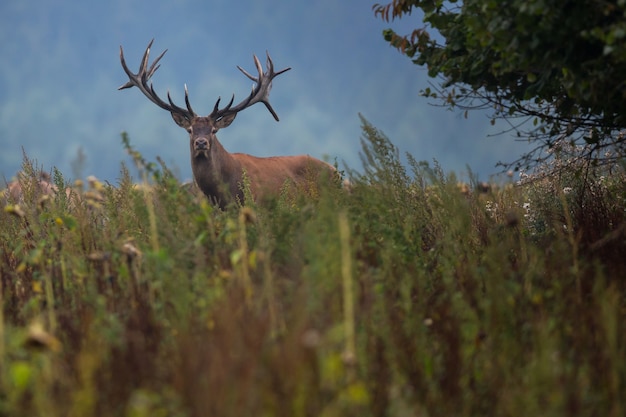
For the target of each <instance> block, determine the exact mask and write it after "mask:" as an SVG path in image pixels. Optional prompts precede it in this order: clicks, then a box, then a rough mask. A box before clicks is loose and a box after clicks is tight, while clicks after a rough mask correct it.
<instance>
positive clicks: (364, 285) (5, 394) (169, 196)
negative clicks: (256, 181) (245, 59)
mask: <svg viewBox="0 0 626 417" xmlns="http://www.w3.org/2000/svg"><path fill="white" fill-rule="evenodd" d="M125 139H126V140H125V146H126V148H127V150H128V151H129V153H130V154H131V156H132V157H133V161H134V163H135V164H136V167H137V169H138V172H139V179H140V181H139V182H140V183H139V185H137V184H135V183H134V181H133V179H132V178H131V175H130V171H129V169H128V168H126V167H125V166H122V168H121V171H120V177H119V179H118V180H117V183H116V184H115V185H111V184H103V183H101V182H99V181H97V180H96V179H93V178H91V179H90V180H89V181H87V183H85V184H83V183H82V182H80V181H78V182H77V183H75V184H67V183H66V180H65V178H64V177H63V175H62V174H61V173H60V172H58V171H54V172H53V178H54V181H55V183H56V185H57V188H58V189H59V190H64V189H66V188H67V187H70V188H71V190H72V192H71V193H70V194H69V195H67V194H66V193H62V192H61V193H58V195H56V196H53V197H51V198H42V196H38V195H35V193H32V192H31V193H29V192H24V195H23V201H12V200H11V199H10V198H8V197H7V199H6V201H4V203H3V204H4V206H5V207H4V210H3V211H2V212H1V213H0V224H1V228H0V285H1V288H0V289H1V291H0V294H1V297H2V298H1V303H2V309H1V310H0V313H1V314H0V415H2V416H14V417H21V416H24V417H25V416H29V417H30V416H42V417H43V416H45V417H54V416H81V417H82V416H127V417H140V416H178V417H196V416H198V417H200V416H328V417H330V416H351V415H354V416H383V415H387V416H413V415H423V416H490V415H492V416H518V415H519V416H521V415H524V416H525V415H541V416H563V415H569V416H574V415H580V416H598V415H602V416H621V415H624V413H626V403H625V399H626V351H625V349H626V344H625V338H626V306H625V297H624V296H625V292H626V286H625V285H624V283H625V281H624V280H625V278H624V277H626V262H624V259H623V254H624V253H626V247H625V244H626V235H625V230H626V228H625V226H624V225H625V224H626V223H625V213H624V209H625V207H626V206H625V202H624V198H625V197H626V186H625V182H624V175H625V173H624V169H623V166H620V165H614V166H611V167H606V166H605V167H593V166H592V165H590V164H586V162H585V161H582V162H581V163H580V164H578V165H576V164H568V166H570V167H577V168H576V169H574V168H571V169H570V170H561V171H559V172H558V175H556V174H555V172H554V171H550V169H551V166H546V167H543V168H544V171H545V172H543V173H542V175H539V174H533V175H535V177H533V178H531V176H524V177H523V178H522V180H521V181H520V183H512V182H510V183H504V184H500V185H499V186H498V187H495V186H494V187H491V189H488V190H484V191H486V192H478V191H477V190H476V189H475V188H473V189H469V190H466V189H465V190H460V189H459V187H458V181H457V179H456V177H455V176H454V175H453V174H446V173H444V172H443V170H442V169H441V168H440V167H438V166H437V165H436V164H435V166H430V165H429V164H426V163H423V162H417V161H416V160H414V159H413V158H412V157H411V156H410V155H409V158H408V159H409V164H408V166H405V165H403V164H401V163H400V158H399V155H398V151H397V149H396V148H395V147H394V146H393V145H392V144H391V142H390V141H389V140H388V139H387V138H386V137H385V136H384V135H383V134H382V133H381V132H380V131H378V130H377V129H376V128H374V127H373V126H372V125H370V124H369V123H368V122H367V121H365V120H363V138H362V160H363V169H362V170H361V171H357V170H348V172H347V176H348V177H349V179H350V185H349V186H348V187H345V188H343V189H342V188H341V187H340V186H333V185H329V186H325V187H322V189H320V190H319V192H315V193H305V192H303V193H301V195H294V194H293V193H292V192H287V191H286V192H285V193H283V194H281V195H279V196H277V197H276V198H275V199H274V200H273V201H270V202H267V203H266V204H263V205H256V204H255V203H254V202H253V201H251V200H250V199H246V201H244V202H239V203H238V204H233V205H232V206H231V207H229V208H228V209H227V210H224V211H221V210H219V209H218V208H216V207H214V206H213V205H211V204H210V203H209V202H208V201H207V200H206V199H205V198H204V197H202V196H200V195H198V193H197V192H195V191H194V187H193V186H181V185H180V184H179V183H178V182H177V181H176V179H175V177H174V176H173V175H172V174H171V173H170V171H169V170H168V169H167V167H166V166H165V164H163V163H162V162H160V161H158V162H157V163H148V162H146V161H145V160H144V159H143V157H142V156H141V154H140V153H139V152H137V151H136V150H134V149H132V148H131V147H130V144H129V143H128V140H127V138H125ZM555 161H556V162H554V163H555V164H558V163H559V162H558V158H556V159H555ZM607 169H610V172H608V171H602V170H607ZM23 171H24V172H25V173H28V174H29V175H26V176H22V177H21V181H31V180H32V181H36V179H37V174H36V173H37V171H38V168H37V167H36V166H35V164H34V163H33V162H32V161H30V160H28V158H25V160H24V169H23ZM540 172H541V171H540ZM543 174H545V175H543ZM531 180H532V181H531ZM242 186H243V187H244V188H246V184H243V185H242ZM26 188H27V187H25V189H26ZM31 189H32V187H31ZM244 191H245V190H244ZM462 191H463V192H462ZM244 195H248V196H249V192H248V193H244Z"/></svg>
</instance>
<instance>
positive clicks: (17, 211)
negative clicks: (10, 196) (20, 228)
mask: <svg viewBox="0 0 626 417" xmlns="http://www.w3.org/2000/svg"><path fill="white" fill-rule="evenodd" d="M4 212H5V213H9V214H12V215H14V216H17V217H19V218H24V216H26V213H24V210H22V208H21V207H20V206H19V205H17V204H15V205H8V206H5V207H4Z"/></svg>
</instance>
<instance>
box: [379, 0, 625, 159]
mask: <svg viewBox="0 0 626 417" xmlns="http://www.w3.org/2000/svg"><path fill="white" fill-rule="evenodd" d="M373 10H374V13H375V15H376V16H378V17H380V18H381V19H383V20H385V21H392V20H394V19H398V18H401V17H403V16H406V15H411V14H412V13H414V12H421V13H420V14H421V16H422V26H421V27H420V28H417V29H415V30H414V31H413V32H412V33H410V34H408V35H401V34H398V33H396V32H395V31H394V30H392V29H387V30H385V31H384V37H385V39H386V40H387V41H388V42H390V44H391V45H392V46H394V47H396V48H397V49H398V50H399V51H400V52H401V53H403V54H405V55H407V56H408V57H409V58H411V60H412V61H413V62H414V63H415V64H417V65H421V66H426V67H427V68H428V74H429V76H431V77H440V78H441V79H442V81H441V83H440V84H439V85H437V86H435V87H434V88H433V89H430V88H428V89H426V90H424V91H423V92H422V94H423V95H424V96H427V97H430V98H434V99H437V100H441V101H442V103H443V104H444V105H446V106H449V107H459V108H461V109H473V108H489V109H491V111H492V117H493V119H492V121H495V120H496V119H504V120H506V121H507V122H508V123H509V124H510V126H511V129H513V130H515V131H516V132H517V135H518V136H519V137H522V138H527V139H528V140H530V142H531V143H533V144H535V145H536V147H535V148H534V150H532V151H531V152H529V153H527V154H525V155H523V156H522V157H521V158H520V159H518V160H517V161H515V162H514V163H511V165H515V166H516V167H521V166H522V165H532V164H534V163H536V162H538V161H541V160H543V159H545V158H547V157H549V154H550V152H545V151H548V150H550V149H551V148H553V147H554V146H555V145H558V144H560V143H567V142H569V144H570V145H577V146H578V147H579V148H580V149H582V150H583V151H582V154H581V155H580V156H581V157H590V158H592V159H594V160H596V161H606V160H610V159H614V158H619V157H621V156H623V151H624V148H625V145H626V135H625V134H624V133H623V131H624V129H625V128H626V100H625V98H626V79H625V78H624V74H626V43H625V42H624V41H625V40H626V0H617V1H615V0H614V1H603V0H576V1H573V0H569V1H564V0H465V1H463V2H460V1H457V0H450V1H442V0H393V1H392V2H391V3H389V4H385V5H381V4H376V5H374V7H373ZM581 145H583V146H581Z"/></svg>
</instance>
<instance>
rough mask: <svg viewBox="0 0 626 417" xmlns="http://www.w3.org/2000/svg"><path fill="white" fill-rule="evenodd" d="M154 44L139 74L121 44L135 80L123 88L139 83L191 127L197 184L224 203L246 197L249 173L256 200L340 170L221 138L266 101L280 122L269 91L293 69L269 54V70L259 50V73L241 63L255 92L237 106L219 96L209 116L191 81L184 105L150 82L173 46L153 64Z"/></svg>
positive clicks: (131, 78)
mask: <svg viewBox="0 0 626 417" xmlns="http://www.w3.org/2000/svg"><path fill="white" fill-rule="evenodd" d="M153 41H154V39H153V40H152V41H150V43H149V44H148V47H147V48H146V51H145V52H144V54H143V58H142V60H141V64H140V66H139V72H138V73H137V74H133V73H132V72H131V71H130V70H129V69H128V67H127V66H126V61H125V60H124V50H123V49H122V47H121V46H120V61H121V63H122V68H124V71H125V72H126V75H128V78H129V81H128V82H127V83H126V84H124V85H122V86H121V87H119V89H120V90H122V89H125V88H131V87H133V86H135V87H137V88H139V90H140V91H141V92H142V93H143V94H144V95H145V96H146V97H148V99H149V100H150V101H152V102H153V103H154V104H156V105H157V106H159V107H161V108H162V109H165V110H167V111H169V112H170V114H171V115H172V118H173V119H174V122H176V124H177V125H178V126H180V127H182V128H184V129H185V130H187V132H189V147H190V151H191V170H192V172H193V177H194V181H195V183H196V184H197V185H198V187H199V188H200V190H201V191H202V192H203V193H204V194H205V195H206V196H207V197H208V198H209V199H210V200H211V201H213V202H214V203H217V204H218V205H219V206H220V207H221V208H225V207H226V205H227V204H228V203H230V202H233V201H240V202H243V198H244V196H243V191H242V188H243V186H242V184H243V182H244V181H243V178H244V175H246V176H247V178H248V180H249V183H250V189H251V192H252V195H253V197H254V198H255V199H258V200H263V199H265V198H266V197H268V196H272V195H277V194H278V193H279V192H280V190H281V188H282V187H283V186H284V185H285V183H286V182H291V183H293V184H294V185H295V186H296V187H307V184H308V183H309V182H310V181H312V180H313V181H316V182H317V181H319V180H320V178H321V177H332V176H333V175H336V170H335V168H334V167H332V166H331V165H330V164H327V163H325V162H322V161H320V160H319V159H315V158H312V157H310V156H308V155H298V156H273V157H268V158H259V157H255V156H252V155H248V154H243V153H232V154H231V153H229V152H228V151H226V149H224V147H223V146H222V144H221V143H220V142H219V141H218V140H217V136H215V134H216V133H217V131H218V130H219V129H222V128H225V127H228V126H230V124H231V123H232V122H233V120H235V117H236V116H237V113H239V112H240V111H242V110H244V109H246V108H248V107H250V106H252V105H253V104H256V103H263V104H265V107H266V108H267V109H268V110H269V112H270V113H271V114H272V116H274V119H276V121H278V116H277V115H276V112H275V111H274V109H273V108H272V106H271V105H270V102H269V93H270V89H271V87H272V80H273V79H274V78H275V77H277V76H279V75H280V74H282V73H284V72H286V71H289V70H290V69H291V68H285V69H283V70H280V71H277V72H275V71H274V63H273V62H272V59H271V58H270V55H269V53H267V64H266V65H267V71H265V72H263V67H262V66H261V63H260V61H259V59H258V58H257V57H256V55H254V63H255V65H256V68H257V71H258V72H259V75H258V77H254V76H252V75H250V74H249V73H248V72H246V71H245V70H244V69H243V68H241V67H239V66H237V68H238V69H239V70H240V71H241V72H242V73H243V74H244V75H245V76H246V77H248V78H249V79H251V80H252V81H254V83H255V84H254V86H253V87H252V92H251V93H250V95H249V96H248V97H246V98H245V99H244V100H243V101H242V102H241V103H239V104H237V105H234V106H233V101H234V99H235V95H234V94H233V96H232V98H231V99H230V102H229V103H228V104H227V105H226V106H225V107H223V108H221V109H220V108H219V104H220V98H218V99H217V101H216V103H215V106H214V107H213V111H212V112H211V114H209V115H208V116H206V117H204V116H198V115H197V114H196V113H195V112H194V111H193V110H192V108H191V105H190V104H189V94H188V91H187V86H186V85H185V105H186V108H182V107H179V106H177V105H176V104H174V102H173V101H172V98H171V97H170V93H169V91H168V93H167V100H168V102H169V103H166V102H165V101H163V100H162V99H161V98H159V96H158V95H157V94H156V92H155V91H154V87H153V85H152V83H150V85H148V81H149V80H150V78H151V77H152V76H153V75H154V73H155V72H156V70H157V69H159V67H160V65H157V64H158V62H159V61H160V60H161V58H162V57H163V55H165V52H167V50H165V51H163V53H161V55H159V56H158V57H157V58H156V59H155V60H154V62H153V63H152V64H151V65H150V64H149V55H150V47H151V46H152V42H153Z"/></svg>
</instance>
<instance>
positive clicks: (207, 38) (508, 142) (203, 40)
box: [0, 0, 525, 182]
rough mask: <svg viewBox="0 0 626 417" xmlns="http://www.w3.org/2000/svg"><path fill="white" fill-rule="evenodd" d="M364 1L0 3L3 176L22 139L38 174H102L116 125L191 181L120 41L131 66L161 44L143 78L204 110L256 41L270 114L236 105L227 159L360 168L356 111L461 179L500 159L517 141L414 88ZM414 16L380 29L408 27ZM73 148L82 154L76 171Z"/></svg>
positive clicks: (236, 86) (229, 83)
mask: <svg viewBox="0 0 626 417" xmlns="http://www.w3.org/2000/svg"><path fill="white" fill-rule="evenodd" d="M373 3H374V2H373V1H372V2H371V3H370V2H368V1H362V0H350V1H337V0H318V1H309V2H302V1H294V0H271V1H252V0H239V1H227V0H216V1H206V0H205V1H200V0H180V1H170V2H163V1H161V2H157V1H151V2H148V1H138V0H107V1H102V0H100V1H90V0H87V1H85V0H82V1H78V0H68V1H63V2H48V1H44V0H4V1H3V2H1V4H0V62H1V63H2V64H1V66H0V144H1V153H0V179H1V178H2V177H1V176H5V177H6V178H7V179H9V178H10V177H12V176H13V175H14V174H15V173H16V171H17V170H19V168H20V164H21V160H22V148H23V149H24V151H25V152H26V154H27V155H28V156H29V157H30V158H33V159H35V160H36V161H37V162H38V164H39V165H43V167H44V169H46V170H49V169H50V168H51V167H52V166H56V167H58V168H59V169H61V171H62V172H63V173H64V174H65V176H66V177H69V178H76V176H77V175H81V176H86V175H90V174H93V175H96V176H98V177H100V178H102V179H106V180H109V181H111V182H115V181H116V178H117V177H118V176H119V168H120V162H122V161H126V162H128V161H129V159H128V157H127V156H126V155H125V154H124V151H123V149H122V146H121V141H120V132H122V131H126V132H128V134H129V135H130V138H131V142H132V143H133V144H134V146H135V147H136V148H137V149H138V150H139V151H141V152H142V153H143V154H144V156H146V157H147V158H148V159H150V160H154V157H155V156H156V155H160V156H161V157H163V159H164V160H165V161H166V162H167V163H168V165H169V166H170V167H171V168H174V169H175V170H176V171H177V172H178V174H179V176H180V178H181V179H182V180H185V179H189V178H191V171H190V168H189V145H188V135H187V133H186V132H185V131H184V130H182V129H181V128H179V127H177V126H176V125H175V124H174V123H173V121H172V120H171V118H170V116H169V114H168V113H167V112H166V111H164V110H161V109H160V108H158V107H157V106H155V105H154V104H152V103H150V102H149V101H148V100H147V99H146V98H145V97H144V96H143V95H142V94H141V93H140V92H139V90H137V89H136V88H134V89H130V90H123V91H118V90H117V87H118V86H120V85H121V84H123V83H125V82H126V81H127V78H126V75H125V74H124V72H123V71H122V68H121V66H120V63H119V55H118V54H119V46H120V45H123V46H124V50H125V55H126V59H127V62H128V65H129V66H130V68H131V70H133V71H136V70H137V69H138V66H139V61H140V58H141V55H142V54H143V51H144V49H145V47H146V45H147V43H148V42H149V41H150V39H152V38H155V43H154V46H153V48H152V53H153V56H155V57H156V56H157V54H158V53H160V52H161V51H162V50H164V49H168V50H169V51H168V53H167V54H166V55H165V57H164V58H163V60H162V61H161V64H162V66H161V68H160V69H159V71H158V72H157V73H156V75H155V76H154V77H153V81H154V85H155V88H156V90H157V92H159V94H160V95H161V96H162V97H165V94H166V91H167V90H169V91H170V92H171V93H172V96H173V98H174V101H175V102H178V103H179V104H182V103H183V100H182V98H183V85H184V84H185V83H186V84H187V86H188V88H189V92H190V98H191V103H192V105H193V107H194V110H196V112H198V113H201V114H208V113H209V112H210V110H211V109H212V106H213V104H214V103H215V100H216V99H217V97H218V96H222V97H224V98H226V97H230V95H231V94H233V93H235V100H238V99H241V98H243V97H244V96H245V95H247V94H248V93H249V90H250V88H251V82H250V81H249V80H248V79H247V78H245V77H244V76H243V75H242V74H241V73H240V72H239V71H238V70H237V69H236V65H240V66H242V67H243V68H246V69H247V70H248V71H253V70H254V66H253V61H252V54H253V53H255V54H257V55H259V56H261V55H263V54H264V53H265V50H269V51H270V53H271V55H272V57H273V59H274V62H275V65H276V66H277V67H278V68H283V67H287V66H290V67H292V68H293V69H292V70H291V71H289V72H287V73H285V74H283V75H281V76H280V77H278V78H277V79H276V80H275V81H274V86H273V89H272V95H271V99H272V100H271V101H272V104H273V106H274V108H275V110H276V111H277V113H278V115H279V116H280V118H281V121H280V122H279V123H276V122H275V121H274V120H273V118H272V117H271V115H270V114H269V113H268V112H267V110H266V109H265V108H264V106H260V105H259V106H254V107H252V108H250V109H247V110H246V111H244V112H242V113H241V114H240V115H239V117H238V118H237V120H236V121H235V122H234V123H233V125H231V126H230V127H229V128H228V129H224V130H222V131H220V133H219V134H218V136H219V138H220V141H221V142H222V144H223V145H224V146H225V147H226V149H227V150H229V151H230V152H245V153H250V154H253V155H258V156H269V155H281V154H305V153H306V154H310V155H313V156H316V157H324V156H327V157H328V158H329V159H330V160H331V161H333V160H335V159H336V160H337V161H339V163H340V165H343V162H346V163H347V164H348V165H349V166H351V167H353V168H358V167H359V166H360V159H359V151H360V136H361V130H360V121H359V118H358V113H361V114H363V115H364V116H365V117H366V118H367V119H368V120H369V121H370V122H371V123H372V124H373V125H374V126H376V127H377V128H379V129H380V130H382V131H383V132H385V134H386V135H387V136H388V137H389V138H390V139H391V140H392V142H393V143H394V144H395V145H396V146H398V147H399V148H400V151H401V152H402V153H404V152H410V153H411V154H412V155H413V156H414V157H415V158H416V159H418V160H427V161H432V160H433V159H437V160H438V161H439V162H440V163H441V164H442V165H443V167H444V168H445V169H447V170H455V171H457V172H458V173H463V172H464V171H465V166H466V164H467V165H469V166H470V167H471V168H472V170H474V171H476V172H478V173H479V174H480V176H481V177H482V178H486V177H487V176H488V175H489V174H490V173H493V172H496V171H497V169H496V168H495V167H494V165H495V163H496V162H498V161H499V160H512V159H515V157H516V156H518V155H519V154H520V153H521V151H522V150H523V149H525V148H524V147H523V146H522V145H520V144H517V143H515V142H514V141H513V140H512V139H511V138H509V137H502V136H499V137H495V138H488V137H487V135H488V134H490V133H491V134H493V133H496V130H495V129H493V128H492V127H491V126H490V124H489V120H488V119H487V118H486V117H485V116H484V115H478V114H473V115H472V114H470V118H469V120H467V119H464V118H463V117H462V115H461V114H460V113H455V112H450V111H447V110H445V109H442V108H439V107H434V106H432V105H431V104H429V103H428V102H427V101H426V100H425V99H423V98H421V97H419V91H420V89H423V88H425V87H426V86H427V82H428V81H429V80H428V77H427V75H426V71H425V70H424V69H422V68H420V67H417V66H415V65H413V64H412V63H411V62H410V61H409V60H408V58H406V57H403V56H401V55H400V54H399V53H398V52H397V51H396V50H394V49H392V48H391V47H390V46H388V44H387V43H386V42H385V41H384V40H383V38H382V36H381V31H382V30H383V29H384V28H386V27H389V26H390V24H386V23H384V22H381V21H380V20H377V19H375V18H374V16H373V13H372V10H371V6H372V4H373ZM420 24H421V21H420V20H419V17H418V16H415V15H414V16H411V17H409V18H407V19H403V20H402V21H400V22H397V23H393V24H391V26H393V27H395V28H404V29H405V30H404V32H408V31H409V29H411V28H416V27H418V26H420ZM79 149H82V152H83V153H84V154H85V155H86V164H85V166H84V167H83V170H82V172H75V171H74V170H73V168H72V161H75V160H76V158H77V154H78V152H79Z"/></svg>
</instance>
